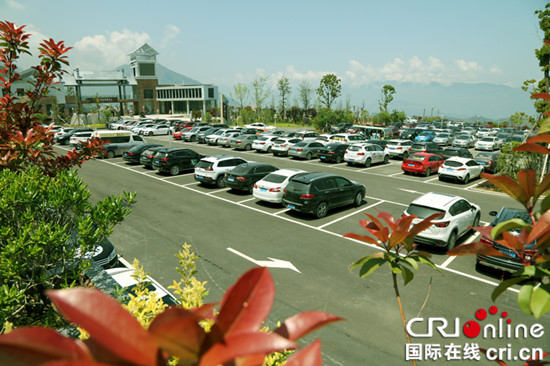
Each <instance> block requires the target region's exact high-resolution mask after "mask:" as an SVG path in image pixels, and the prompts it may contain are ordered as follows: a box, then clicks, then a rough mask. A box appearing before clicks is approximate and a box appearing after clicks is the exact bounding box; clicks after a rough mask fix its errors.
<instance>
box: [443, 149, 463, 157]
mask: <svg viewBox="0 0 550 366" xmlns="http://www.w3.org/2000/svg"><path fill="white" fill-rule="evenodd" d="M443 153H444V154H445V155H447V156H458V155H459V153H460V151H459V150H455V149H452V150H451V149H447V150H445V151H444V152H443Z"/></svg>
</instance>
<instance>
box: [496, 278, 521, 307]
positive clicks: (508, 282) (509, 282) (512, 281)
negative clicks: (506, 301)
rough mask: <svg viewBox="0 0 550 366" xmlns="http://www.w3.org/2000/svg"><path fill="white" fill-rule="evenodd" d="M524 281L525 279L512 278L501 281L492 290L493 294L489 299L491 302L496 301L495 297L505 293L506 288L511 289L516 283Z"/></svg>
mask: <svg viewBox="0 0 550 366" xmlns="http://www.w3.org/2000/svg"><path fill="white" fill-rule="evenodd" d="M525 279H526V278H525V277H513V278H510V279H508V280H505V281H502V282H501V283H500V284H499V285H498V286H497V287H496V288H495V289H494V291H493V293H492V294H491V299H492V300H493V301H496V299H497V297H499V296H500V295H501V294H502V293H503V292H504V291H506V289H508V287H511V286H513V285H515V284H516V283H518V282H521V281H523V280H525Z"/></svg>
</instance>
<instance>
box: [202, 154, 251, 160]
mask: <svg viewBox="0 0 550 366" xmlns="http://www.w3.org/2000/svg"><path fill="white" fill-rule="evenodd" d="M235 158H239V159H242V158H241V157H238V156H231V155H212V156H207V157H205V158H202V159H201V160H204V161H217V160H225V159H235ZM243 160H244V159H243Z"/></svg>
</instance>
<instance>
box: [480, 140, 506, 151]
mask: <svg viewBox="0 0 550 366" xmlns="http://www.w3.org/2000/svg"><path fill="white" fill-rule="evenodd" d="M501 147H502V145H501V143H500V139H499V138H498V137H482V138H481V139H480V140H477V142H476V143H475V145H474V148H475V149H476V150H488V151H493V150H497V149H500V148H501Z"/></svg>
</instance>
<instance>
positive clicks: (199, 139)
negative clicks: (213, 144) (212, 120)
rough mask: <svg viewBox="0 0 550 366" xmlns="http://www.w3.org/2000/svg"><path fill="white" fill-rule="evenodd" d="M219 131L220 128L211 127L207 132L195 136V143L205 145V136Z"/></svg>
mask: <svg viewBox="0 0 550 366" xmlns="http://www.w3.org/2000/svg"><path fill="white" fill-rule="evenodd" d="M219 130H221V127H211V128H209V129H208V130H205V131H201V132H199V133H198V134H197V142H198V143H199V144H206V136H208V135H211V134H213V133H216V132H217V131H219Z"/></svg>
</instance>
